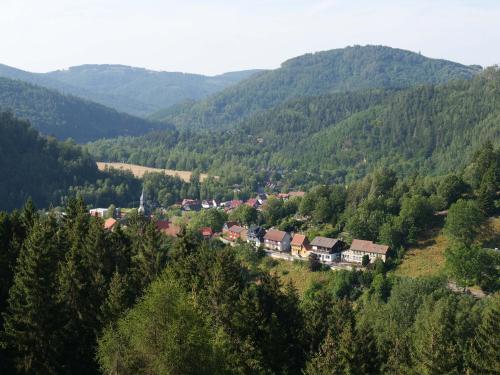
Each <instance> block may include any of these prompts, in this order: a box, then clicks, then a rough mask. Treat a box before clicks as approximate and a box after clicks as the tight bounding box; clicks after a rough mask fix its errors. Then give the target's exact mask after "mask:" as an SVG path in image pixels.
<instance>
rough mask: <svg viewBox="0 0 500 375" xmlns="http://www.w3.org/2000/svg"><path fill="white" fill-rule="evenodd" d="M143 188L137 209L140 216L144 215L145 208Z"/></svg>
mask: <svg viewBox="0 0 500 375" xmlns="http://www.w3.org/2000/svg"><path fill="white" fill-rule="evenodd" d="M144 197H145V195H144V187H143V188H142V193H141V197H140V198H139V209H138V210H137V212H139V214H140V215H145V214H146V206H145V205H144Z"/></svg>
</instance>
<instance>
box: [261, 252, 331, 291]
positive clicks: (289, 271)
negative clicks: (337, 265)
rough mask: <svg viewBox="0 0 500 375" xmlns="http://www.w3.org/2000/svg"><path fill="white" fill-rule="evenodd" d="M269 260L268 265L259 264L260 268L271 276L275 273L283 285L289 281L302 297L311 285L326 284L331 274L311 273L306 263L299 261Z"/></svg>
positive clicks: (264, 263) (326, 272) (322, 272)
mask: <svg viewBox="0 0 500 375" xmlns="http://www.w3.org/2000/svg"><path fill="white" fill-rule="evenodd" d="M269 259H272V261H269V262H270V263H268V264H266V262H263V264H261V268H263V269H264V270H266V271H268V272H269V273H271V274H274V273H276V274H277V275H278V276H279V278H280V280H281V281H282V282H283V284H284V285H285V284H287V283H289V282H290V281H291V282H292V283H293V285H294V286H295V288H297V290H298V292H299V295H301V296H303V295H304V293H305V292H306V291H307V289H309V288H310V287H311V286H312V285H313V283H326V282H328V279H329V275H330V273H331V272H332V271H330V270H328V271H318V272H311V271H309V269H308V264H307V262H303V261H299V260H298V261H294V262H290V261H288V260H282V259H274V258H269ZM269 264H272V267H269V266H268V265H269Z"/></svg>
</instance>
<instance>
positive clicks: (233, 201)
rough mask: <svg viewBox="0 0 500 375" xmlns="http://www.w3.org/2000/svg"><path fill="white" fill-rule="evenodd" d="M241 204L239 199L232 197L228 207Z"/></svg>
mask: <svg viewBox="0 0 500 375" xmlns="http://www.w3.org/2000/svg"><path fill="white" fill-rule="evenodd" d="M242 204H243V201H240V200H239V199H234V200H232V201H231V204H230V207H231V208H236V207H238V206H241V205H242Z"/></svg>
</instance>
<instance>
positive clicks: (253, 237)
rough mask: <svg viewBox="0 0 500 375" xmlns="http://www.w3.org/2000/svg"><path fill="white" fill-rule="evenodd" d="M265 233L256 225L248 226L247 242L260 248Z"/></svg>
mask: <svg viewBox="0 0 500 375" xmlns="http://www.w3.org/2000/svg"><path fill="white" fill-rule="evenodd" d="M265 234H266V231H265V230H264V228H262V227H259V226H258V225H250V227H249V228H248V233H247V242H248V243H251V244H253V245H254V246H255V247H260V245H261V244H262V242H263V241H264V235H265Z"/></svg>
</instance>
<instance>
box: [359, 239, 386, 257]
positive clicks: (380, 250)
mask: <svg viewBox="0 0 500 375" xmlns="http://www.w3.org/2000/svg"><path fill="white" fill-rule="evenodd" d="M351 250H355V251H362V252H364V253H377V254H384V255H385V254H387V252H388V251H389V246H387V245H378V244H375V243H373V242H372V241H366V240H352V244H351Z"/></svg>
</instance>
